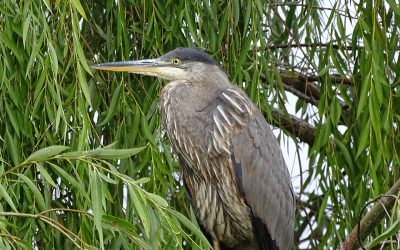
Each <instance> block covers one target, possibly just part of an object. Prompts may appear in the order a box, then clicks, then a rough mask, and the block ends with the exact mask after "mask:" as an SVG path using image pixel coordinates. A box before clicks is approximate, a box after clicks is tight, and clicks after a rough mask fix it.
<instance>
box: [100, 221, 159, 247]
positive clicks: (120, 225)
mask: <svg viewBox="0 0 400 250" xmlns="http://www.w3.org/2000/svg"><path fill="white" fill-rule="evenodd" d="M103 222H105V223H108V224H109V225H110V226H111V227H112V228H116V229H117V230H118V231H119V232H120V231H123V233H124V234H126V235H127V236H128V237H129V238H130V239H132V240H133V241H134V242H135V244H137V245H138V246H140V247H141V248H143V249H146V250H151V249H152V248H151V246H150V245H149V244H147V242H145V241H144V240H142V239H141V238H139V237H138V236H137V235H136V230H137V228H136V226H134V225H133V224H131V223H129V222H128V221H126V220H123V219H121V218H118V217H115V216H111V215H108V214H105V215H103Z"/></svg>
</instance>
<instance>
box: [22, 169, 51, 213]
mask: <svg viewBox="0 0 400 250" xmlns="http://www.w3.org/2000/svg"><path fill="white" fill-rule="evenodd" d="M16 175H17V176H18V177H19V178H20V179H22V180H23V181H24V182H25V183H26V184H27V185H28V187H29V189H30V190H31V191H32V193H33V195H34V196H35V201H36V202H37V205H38V210H39V211H45V210H46V205H45V204H46V203H45V202H44V198H43V196H42V194H41V192H40V191H39V189H38V188H37V187H36V185H35V184H33V182H32V180H31V179H29V178H28V177H27V176H25V175H23V174H19V173H16ZM32 205H33V204H32Z"/></svg>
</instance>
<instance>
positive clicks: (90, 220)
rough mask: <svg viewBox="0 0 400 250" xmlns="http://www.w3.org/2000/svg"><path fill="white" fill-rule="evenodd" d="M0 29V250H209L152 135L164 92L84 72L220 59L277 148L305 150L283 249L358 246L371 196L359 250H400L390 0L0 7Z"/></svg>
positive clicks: (394, 11) (172, 165)
mask: <svg viewBox="0 0 400 250" xmlns="http://www.w3.org/2000/svg"><path fill="white" fill-rule="evenodd" d="M0 24H1V25H0V91H1V92H0V141H1V144H0V146H1V148H0V160H1V161H0V176H1V178H0V197H1V198H0V199H1V203H0V248H1V249H20V248H22V249H32V248H36V249H68V248H88V249H91V248H93V249H96V248H103V249H121V248H123V249H177V248H178V249H179V248H187V249H206V248H209V247H210V246H209V244H208V243H207V241H206V240H205V238H204V236H203V235H202V234H201V232H200V231H199V229H198V226H197V224H196V220H195V217H194V214H193V212H192V210H191V209H190V206H189V202H188V200H187V199H186V196H185V192H184V190H183V188H182V183H181V182H180V179H179V167H178V164H177V162H176V157H175V156H174V155H173V154H172V153H171V150H170V148H169V145H168V140H167V139H166V138H165V135H164V133H163V132H162V130H161V129H160V123H159V116H158V113H157V105H158V103H157V101H158V94H159V91H160V89H161V87H162V83H161V82H159V81H158V80H156V79H154V78H151V77H143V78H142V77H140V76H133V75H128V74H125V73H124V74H115V73H104V72H94V71H92V70H91V69H90V67H89V65H90V64H92V63H97V62H104V61H116V60H129V59H142V58H154V57H158V56H160V55H161V54H163V53H166V52H168V51H169V50H171V49H174V48H176V47H179V46H188V47H193V46H197V47H202V48H205V49H206V50H207V51H208V52H209V53H210V54H211V55H212V56H213V57H214V58H217V59H218V60H219V61H221V62H222V64H223V67H224V68H225V69H226V70H227V71H228V72H229V74H230V79H231V80H232V82H234V83H240V84H239V85H240V86H241V87H243V88H244V89H245V91H246V92H247V93H248V95H249V96H250V97H251V98H252V99H253V101H254V102H255V103H256V104H257V105H258V106H259V108H260V109H261V110H262V112H263V113H264V114H265V117H266V118H267V120H268V121H269V122H270V123H271V124H273V125H274V126H275V127H278V128H281V130H280V131H281V132H279V133H278V139H279V140H280V141H281V142H282V144H283V145H285V146H286V147H287V148H286V150H289V151H301V149H303V151H305V150H304V149H305V148H307V147H306V146H308V150H307V152H306V153H307V154H308V157H309V163H308V164H307V165H303V164H301V162H299V163H298V164H296V166H298V167H296V169H295V170H293V172H295V173H296V174H295V175H294V176H293V180H294V181H295V182H296V183H298V184H296V187H295V188H296V196H297V215H296V225H297V226H296V233H295V243H294V246H293V247H294V248H296V249H311V248H319V249H337V248H339V247H340V246H342V247H343V249H351V248H354V247H356V246H357V244H359V242H358V241H357V240H354V234H352V233H351V231H352V230H353V229H354V228H356V227H357V224H358V223H359V221H360V219H359V218H360V216H363V215H364V214H367V215H371V211H372V212H373V211H374V209H375V208H376V209H378V210H379V206H378V207H377V206H376V205H375V207H374V208H372V209H371V207H372V206H373V205H368V202H369V201H371V200H374V199H378V198H381V199H380V200H379V201H380V202H381V203H379V202H376V203H377V204H378V205H379V204H384V205H385V208H386V212H382V211H385V210H382V209H380V211H381V212H380V215H379V216H377V217H374V216H372V217H364V219H365V218H366V219H365V220H366V222H372V223H367V224H372V225H373V226H372V229H371V230H366V232H365V233H362V234H361V236H362V239H363V240H364V241H363V244H364V245H366V246H367V247H370V248H372V247H386V248H389V249H398V247H399V243H398V241H399V240H398V238H397V237H399V235H398V231H399V208H398V189H399V187H398V182H397V181H398V178H399V157H398V152H397V149H398V148H399V142H400V140H399V139H400V138H399V118H400V116H399V113H400V110H399V107H400V106H399V104H400V98H399V97H400V96H399V86H398V85H399V83H400V77H399V72H400V61H399V48H400V45H399V37H400V36H399V33H400V8H399V6H398V4H397V3H396V2H395V1H394V0H387V1H358V2H352V1H345V0H335V1H330V2H328V1H296V2H292V1H282V2H278V1H261V0H258V1H257V0H254V1H240V0H231V1H200V0H193V1H157V0H154V1H145V0H142V1H135V0H126V1H121V0H116V1H115V0H107V1H103V0H101V1H100V0H94V1H80V0H69V1H60V0H56V1H50V0H21V1H15V0H3V1H2V2H1V3H0ZM293 96H294V97H293ZM290 100H292V101H290ZM293 100H294V106H295V111H294V112H292V113H291V114H290V113H288V112H287V109H286V108H287V107H288V103H289V102H293ZM292 105H293V103H292ZM292 144H294V145H295V147H294V148H293V147H292V146H289V145H292ZM297 168H298V169H297ZM297 173H298V174H297ZM390 188H392V189H391V192H389V194H388V195H386V196H380V195H382V194H384V193H386V192H387V191H388V190H389V189H390ZM385 202H387V203H385ZM392 207H394V209H391V208H392ZM381 208H382V207H381ZM372 215H374V214H372ZM369 218H372V219H369ZM382 218H383V220H381V219H382ZM363 228H364V224H361V229H363ZM365 228H366V227H365ZM352 236H353V238H352ZM346 239H347V241H346ZM344 242H346V243H349V242H350V245H346V244H343V243H344ZM347 246H349V248H345V247H347Z"/></svg>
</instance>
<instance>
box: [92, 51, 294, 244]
mask: <svg viewBox="0 0 400 250" xmlns="http://www.w3.org/2000/svg"><path fill="white" fill-rule="evenodd" d="M92 67H93V68H94V69H98V70H108V71H117V72H130V73H135V74H141V75H147V76H155V77H157V78H160V79H164V80H168V82H167V83H166V84H165V85H164V86H163V87H162V89H161V92H160V97H159V113H160V118H161V125H162V128H163V129H164V131H165V133H166V135H167V137H168V139H169V141H170V146H171V147H172V150H173V152H174V153H175V154H176V155H177V158H178V161H179V165H180V168H181V176H182V179H183V182H184V186H185V189H186V191H187V193H188V196H189V200H190V202H191V205H192V207H193V209H194V211H195V215H196V218H197V220H198V222H199V224H200V226H201V227H202V229H203V230H204V232H205V235H207V237H208V238H209V240H210V244H211V245H212V246H213V248H214V249H216V250H223V249H249V250H250V249H262V250H267V249H268V250H272V249H280V250H287V249H290V248H291V244H292V241H293V235H294V215H295V196H294V191H293V187H292V183H291V179H290V174H289V171H288V168H287V166H286V163H285V160H284V157H283V155H282V152H281V150H280V147H279V144H278V142H277V140H276V138H275V136H274V134H273V133H272V130H271V128H270V127H269V124H268V123H267V122H266V120H265V118H264V117H263V115H262V113H261V112H260V111H259V109H258V108H257V106H256V105H255V104H254V103H253V102H252V101H251V99H250V98H249V97H248V96H247V94H246V93H245V92H244V91H243V90H242V89H241V88H240V87H238V86H237V85H235V84H232V83H231V82H230V81H229V76H228V73H227V72H226V71H225V70H224V69H223V68H222V66H221V64H220V63H218V62H217V61H216V60H215V59H213V58H212V57H211V56H210V55H209V54H208V53H206V52H205V51H204V50H203V49H201V48H177V49H174V50H172V51H170V52H168V53H166V54H164V55H162V56H161V57H159V58H157V59H144V60H136V61H121V62H109V63H102V64H96V65H92Z"/></svg>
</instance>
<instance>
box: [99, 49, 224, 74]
mask: <svg viewBox="0 0 400 250" xmlns="http://www.w3.org/2000/svg"><path fill="white" fill-rule="evenodd" d="M92 68H95V69H99V70H109V71H119V72H131V73H135V74H141V75H148V76H156V77H159V78H161V79H166V80H172V81H173V80H188V81H190V80H200V79H202V78H204V77H206V76H207V75H211V74H212V75H215V74H219V75H220V76H221V77H225V78H226V77H227V74H226V72H225V71H224V70H223V69H222V68H221V66H220V64H219V63H218V62H217V61H215V60H214V59H213V58H212V57H211V56H209V55H208V54H207V53H205V52H204V51H203V50H202V49H200V48H177V49H174V50H172V51H170V52H168V53H167V54H165V55H163V56H161V57H159V58H157V59H145V60H138V61H124V62H110V63H102V64H96V65H92Z"/></svg>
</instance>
